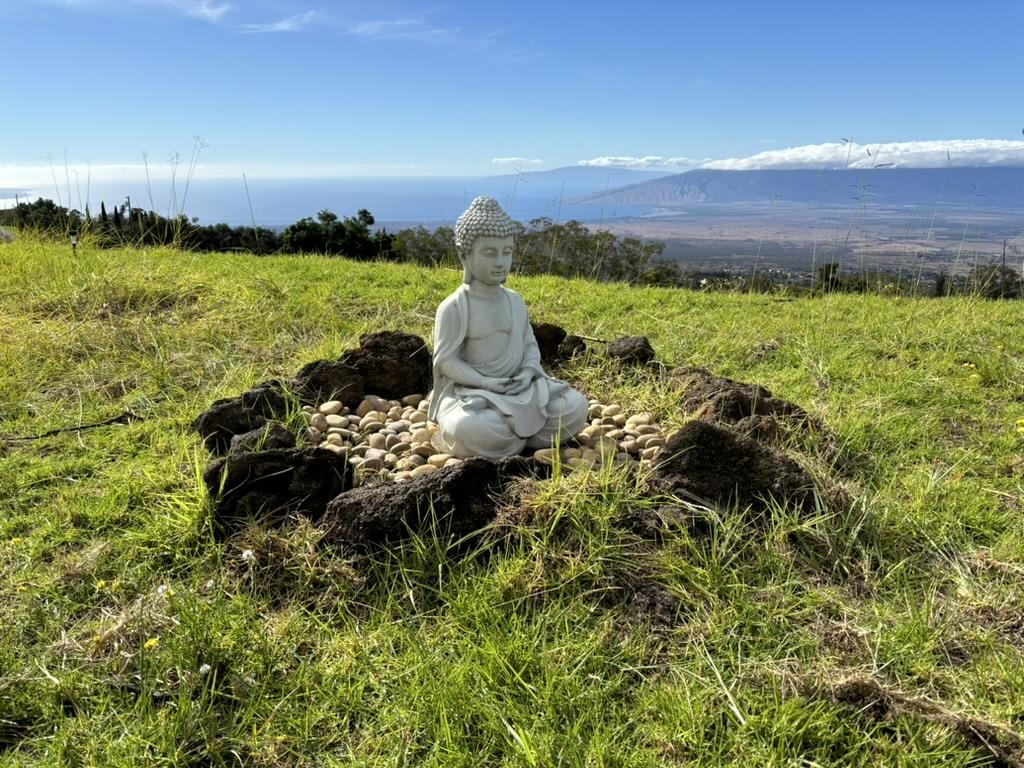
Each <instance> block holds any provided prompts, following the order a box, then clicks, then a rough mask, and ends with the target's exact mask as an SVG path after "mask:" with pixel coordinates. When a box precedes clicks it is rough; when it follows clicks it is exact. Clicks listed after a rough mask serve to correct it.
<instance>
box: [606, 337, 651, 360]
mask: <svg viewBox="0 0 1024 768" xmlns="http://www.w3.org/2000/svg"><path fill="white" fill-rule="evenodd" d="M607 354H608V357H610V358H612V359H613V360H620V361H622V362H624V363H631V364H633V365H646V364H647V363H649V362H651V361H652V360H654V347H652V346H651V342H650V341H649V340H648V339H647V337H646V336H622V337H621V338H618V339H616V340H615V341H613V342H611V343H609V344H608V350H607Z"/></svg>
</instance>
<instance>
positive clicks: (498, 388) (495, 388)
mask: <svg viewBox="0 0 1024 768" xmlns="http://www.w3.org/2000/svg"><path fill="white" fill-rule="evenodd" d="M526 376H528V377H529V379H528V380H527V381H526V383H525V384H523V383H522V377H523V374H522V373H520V374H518V375H516V376H509V377H507V378H496V377H493V376H487V377H485V378H484V380H483V383H482V384H481V388H482V389H487V390H490V391H491V392H496V393H498V394H499V395H514V394H516V393H517V392H522V391H523V390H524V389H526V387H528V386H529V385H530V380H532V377H533V374H532V373H529V372H526Z"/></svg>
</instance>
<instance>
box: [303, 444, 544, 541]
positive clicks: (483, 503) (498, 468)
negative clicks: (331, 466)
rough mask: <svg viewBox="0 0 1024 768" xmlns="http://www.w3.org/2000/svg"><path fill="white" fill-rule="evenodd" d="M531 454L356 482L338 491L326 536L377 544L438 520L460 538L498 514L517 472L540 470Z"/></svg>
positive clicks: (439, 525) (447, 531)
mask: <svg viewBox="0 0 1024 768" xmlns="http://www.w3.org/2000/svg"><path fill="white" fill-rule="evenodd" d="M536 468H537V465H536V463H535V462H533V461H532V460H530V459H526V458H523V457H519V456H516V457H511V458H504V459H484V458H470V459H466V460H465V461H463V462H462V463H460V464H458V465H455V466H450V467H445V468H443V469H440V470H438V471H437V472H432V473H429V474H426V475H422V476H420V477H415V478H413V479H412V480H410V481H409V482H405V483H387V484H382V485H368V486H361V487H358V488H353V489H351V490H349V491H346V492H344V493H342V494H340V495H338V496H336V497H335V498H334V499H333V500H332V501H331V502H330V503H329V504H328V505H327V511H326V512H325V513H324V516H323V518H322V521H321V525H322V527H323V528H324V529H325V531H326V533H325V540H326V541H330V542H333V543H337V544H339V545H342V546H346V547H350V548H353V549H357V550H364V551H365V550H372V549H375V548H379V547H381V546H383V545H385V544H387V543H389V542H393V541H397V540H399V539H402V538H405V537H407V536H408V535H409V534H410V533H416V532H419V531H423V530H425V529H426V528H428V527H430V526H433V525H436V526H437V529H438V530H439V531H440V532H442V533H444V534H448V535H451V536H454V537H456V538H459V537H463V536H466V535H468V534H471V533H474V532H476V531H479V530H480V529H481V528H483V527H484V526H485V525H487V524H488V523H489V522H491V521H492V520H493V519H494V518H495V517H496V515H497V502H496V501H495V497H496V496H497V495H498V494H500V493H501V492H502V491H503V490H504V489H505V488H506V486H507V485H508V483H509V481H510V480H512V479H513V478H516V477H523V476H526V475H529V474H532V473H533V472H534V471H536Z"/></svg>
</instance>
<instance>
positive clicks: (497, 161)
mask: <svg viewBox="0 0 1024 768" xmlns="http://www.w3.org/2000/svg"><path fill="white" fill-rule="evenodd" d="M491 162H492V163H494V165H543V164H544V161H543V160H541V159H540V158H536V157H535V158H529V157H495V158H493V159H492V160H491Z"/></svg>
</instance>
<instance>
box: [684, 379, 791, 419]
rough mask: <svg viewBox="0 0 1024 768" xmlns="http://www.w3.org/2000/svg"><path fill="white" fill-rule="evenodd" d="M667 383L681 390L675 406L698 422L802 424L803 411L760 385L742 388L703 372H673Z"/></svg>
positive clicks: (739, 385) (733, 382)
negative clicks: (757, 420)
mask: <svg viewBox="0 0 1024 768" xmlns="http://www.w3.org/2000/svg"><path fill="white" fill-rule="evenodd" d="M669 378H670V381H671V382H672V383H673V384H674V385H676V386H678V387H681V388H682V390H683V394H682V396H681V397H680V398H679V404H680V405H681V406H682V408H683V410H685V411H689V412H692V413H693V414H694V416H695V417H696V418H698V419H700V420H701V421H708V422H712V423H716V424H738V423H740V422H742V421H743V420H744V419H749V418H751V417H753V416H774V417H776V418H777V419H785V420H788V421H793V422H806V421H807V420H808V415H807V411H805V410H804V409H803V408H801V407H800V406H799V405H796V404H795V403H791V402H789V401H788V400H783V399H782V398H780V397H775V395H773V394H772V393H771V392H770V391H768V390H767V389H765V388H764V387H762V386H761V385H760V384H745V383H743V382H740V381H735V380H733V379H727V378H725V377H724V376H716V375H715V374H713V373H711V372H710V371H708V370H705V369H703V368H676V369H675V370H673V371H672V372H671V374H670V375H669Z"/></svg>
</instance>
